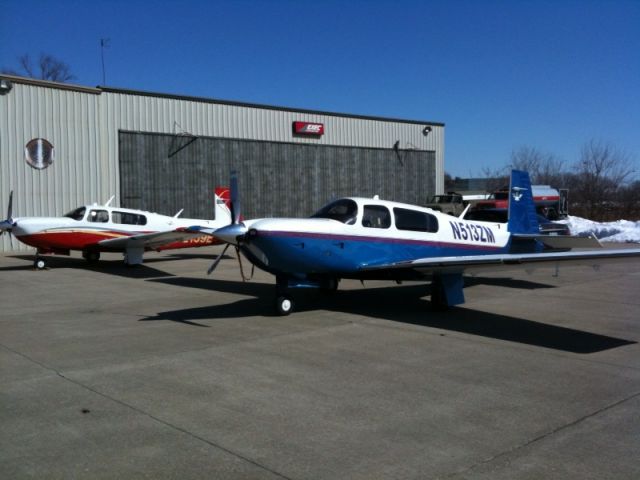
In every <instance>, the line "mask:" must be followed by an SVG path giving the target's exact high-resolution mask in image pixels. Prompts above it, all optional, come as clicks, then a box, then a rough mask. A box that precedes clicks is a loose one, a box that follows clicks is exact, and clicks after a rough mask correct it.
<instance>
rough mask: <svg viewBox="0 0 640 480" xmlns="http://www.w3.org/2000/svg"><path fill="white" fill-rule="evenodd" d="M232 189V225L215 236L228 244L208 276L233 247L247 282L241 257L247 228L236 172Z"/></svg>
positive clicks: (233, 172) (232, 177)
mask: <svg viewBox="0 0 640 480" xmlns="http://www.w3.org/2000/svg"><path fill="white" fill-rule="evenodd" d="M229 188H230V195H229V196H230V201H231V224H229V225H227V226H226V227H222V228H219V229H217V230H216V231H215V236H216V237H218V238H219V239H220V240H222V241H223V242H225V243H226V245H225V247H224V249H223V250H222V253H221V254H220V255H218V257H217V258H216V259H215V260H214V261H213V263H212V264H211V266H210V267H209V269H208V270H207V275H211V272H213V271H214V270H215V269H216V267H217V266H218V264H219V263H220V260H222V257H223V256H224V254H225V253H226V251H227V249H228V248H229V246H231V245H233V246H234V247H235V249H236V255H237V257H238V265H239V266H240V274H241V275H242V280H243V281H244V280H247V278H246V277H245V275H244V269H243V267H242V259H241V257H240V246H239V244H240V241H241V238H243V237H244V236H245V234H246V233H247V227H246V225H245V224H244V223H242V222H241V221H240V218H241V204H240V192H239V190H238V175H237V173H236V172H235V171H232V172H231V181H230V184H229Z"/></svg>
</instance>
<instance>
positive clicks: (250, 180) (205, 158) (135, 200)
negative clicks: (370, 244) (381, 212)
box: [119, 132, 435, 218]
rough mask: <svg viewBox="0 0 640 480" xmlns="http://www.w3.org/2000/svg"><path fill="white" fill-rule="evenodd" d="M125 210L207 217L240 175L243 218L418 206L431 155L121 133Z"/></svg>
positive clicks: (429, 183)
mask: <svg viewBox="0 0 640 480" xmlns="http://www.w3.org/2000/svg"><path fill="white" fill-rule="evenodd" d="M119 144H120V189H121V190H120V192H121V204H122V206H124V207H130V208H140V209H143V210H151V211H156V212H159V213H164V214H171V215H172V214H174V213H175V211H176V210H178V209H179V208H184V213H183V216H186V217H191V218H211V217H212V208H213V207H212V206H213V195H212V192H213V189H214V188H215V187H216V186H218V185H228V179H229V175H230V172H231V170H234V169H235V170H237V171H238V173H239V176H240V178H239V182H240V192H241V196H242V211H243V214H244V215H245V216H246V217H247V218H257V217H258V218H259V217H274V216H308V215H310V214H312V213H313V212H315V211H316V210H317V209H319V208H320V207H321V206H322V205H324V204H325V203H327V201H329V200H331V199H334V198H337V197H340V196H365V197H368V196H373V195H379V196H380V198H385V199H393V200H398V201H404V202H408V203H424V202H426V199H427V198H428V197H430V196H431V195H433V193H434V192H435V185H434V178H435V153H434V152H422V151H406V152H400V158H398V156H397V155H396V153H395V152H394V151H393V150H389V149H374V148H362V147H338V146H321V145H308V144H294V143H276V142H265V141H254V140H236V139H225V138H209V137H198V138H189V137H175V136H172V135H160V134H144V133H135V132H121V133H120V142H119Z"/></svg>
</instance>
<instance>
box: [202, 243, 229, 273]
mask: <svg viewBox="0 0 640 480" xmlns="http://www.w3.org/2000/svg"><path fill="white" fill-rule="evenodd" d="M229 245H230V244H229V243H227V244H226V245H225V246H224V249H223V250H222V253H221V254H220V255H218V258H216V259H215V260H214V261H213V263H212V264H211V266H210V267H209V270H207V275H211V272H213V271H214V270H215V269H216V267H217V266H218V264H219V263H220V260H222V257H224V254H225V252H226V251H227V248H229Z"/></svg>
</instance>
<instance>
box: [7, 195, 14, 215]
mask: <svg viewBox="0 0 640 480" xmlns="http://www.w3.org/2000/svg"><path fill="white" fill-rule="evenodd" d="M12 213H13V190H11V193H9V207H8V208H7V220H8V221H9V223H13V217H12V216H11V214H12Z"/></svg>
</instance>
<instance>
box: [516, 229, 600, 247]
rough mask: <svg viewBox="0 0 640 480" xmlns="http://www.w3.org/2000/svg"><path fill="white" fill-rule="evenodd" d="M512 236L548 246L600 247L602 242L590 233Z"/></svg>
mask: <svg viewBox="0 0 640 480" xmlns="http://www.w3.org/2000/svg"><path fill="white" fill-rule="evenodd" d="M513 237H514V238H520V239H531V240H538V241H539V242H541V243H543V244H544V245H546V246H547V247H549V248H602V244H601V243H600V241H599V240H598V239H597V238H596V236H595V235H594V234H593V233H592V234H591V235H589V236H588V237H577V236H573V235H527V234H524V235H523V234H515V235H513Z"/></svg>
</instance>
